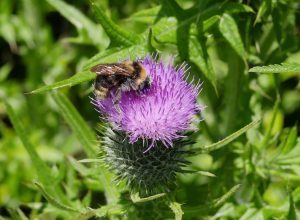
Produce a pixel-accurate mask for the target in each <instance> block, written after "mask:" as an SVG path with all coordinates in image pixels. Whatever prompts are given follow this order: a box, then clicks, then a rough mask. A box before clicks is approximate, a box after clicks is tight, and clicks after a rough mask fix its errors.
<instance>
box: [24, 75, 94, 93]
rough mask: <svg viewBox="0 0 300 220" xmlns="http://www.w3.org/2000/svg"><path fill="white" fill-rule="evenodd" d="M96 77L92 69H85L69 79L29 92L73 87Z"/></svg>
mask: <svg viewBox="0 0 300 220" xmlns="http://www.w3.org/2000/svg"><path fill="white" fill-rule="evenodd" d="M94 78H95V74H94V73H92V72H90V71H84V72H80V73H76V74H75V75H73V76H71V77H70V78H68V79H65V80H62V81H59V82H55V83H53V84H51V85H46V86H43V87H41V88H38V89H36V90H33V91H31V92H29V93H28V94H35V93H41V92H46V91H50V90H53V89H59V88H63V87H66V86H69V87H71V86H74V85H77V84H79V83H82V82H86V81H89V80H92V79H94Z"/></svg>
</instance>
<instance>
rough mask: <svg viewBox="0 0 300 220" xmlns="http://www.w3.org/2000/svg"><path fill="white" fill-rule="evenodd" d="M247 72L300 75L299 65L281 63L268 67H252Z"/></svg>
mask: <svg viewBox="0 0 300 220" xmlns="http://www.w3.org/2000/svg"><path fill="white" fill-rule="evenodd" d="M249 72H258V73H298V74H300V64H299V63H282V64H272V65H268V66H256V67H252V68H251V69H250V70H249Z"/></svg>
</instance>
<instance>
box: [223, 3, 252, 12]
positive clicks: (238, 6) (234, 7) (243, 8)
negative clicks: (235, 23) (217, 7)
mask: <svg viewBox="0 0 300 220" xmlns="http://www.w3.org/2000/svg"><path fill="white" fill-rule="evenodd" d="M222 9H223V10H224V11H226V12H228V13H229V14H234V13H254V11H253V9H252V8H251V7H250V6H248V5H245V4H242V3H238V2H227V3H226V4H225V5H224V6H223V7H222Z"/></svg>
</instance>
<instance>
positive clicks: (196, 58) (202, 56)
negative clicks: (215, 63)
mask: <svg viewBox="0 0 300 220" xmlns="http://www.w3.org/2000/svg"><path fill="white" fill-rule="evenodd" d="M203 44H204V42H203ZM189 45H190V48H189V51H190V60H191V61H192V62H193V63H194V64H195V65H197V66H198V67H199V69H200V70H201V71H202V72H203V74H204V75H205V77H206V78H207V79H208V80H209V81H210V83H211V84H212V85H213V87H214V88H215V90H216V91H217V85H216V78H215V73H214V70H213V67H212V63H211V60H210V58H209V56H208V53H207V51H206V47H205V46H202V45H201V44H200V42H199V41H198V39H197V38H196V36H192V35H191V36H190V43H189Z"/></svg>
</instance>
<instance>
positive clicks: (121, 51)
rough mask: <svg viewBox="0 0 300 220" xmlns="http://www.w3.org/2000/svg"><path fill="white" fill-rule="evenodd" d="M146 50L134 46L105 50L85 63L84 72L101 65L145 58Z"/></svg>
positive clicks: (143, 47) (140, 46)
mask: <svg viewBox="0 0 300 220" xmlns="http://www.w3.org/2000/svg"><path fill="white" fill-rule="evenodd" d="M146 48H147V46H146V45H134V46H132V47H115V48H111V49H108V50H105V51H103V52H100V53H98V54H96V55H94V56H93V57H92V58H90V59H89V60H88V61H87V62H86V63H85V65H84V67H83V70H88V69H90V68H91V67H93V66H95V65H97V64H99V63H115V62H118V61H122V60H126V59H129V58H130V59H131V60H132V59H135V58H136V57H144V56H145V55H146V54H147V49H146ZM94 77H95V75H94Z"/></svg>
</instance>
